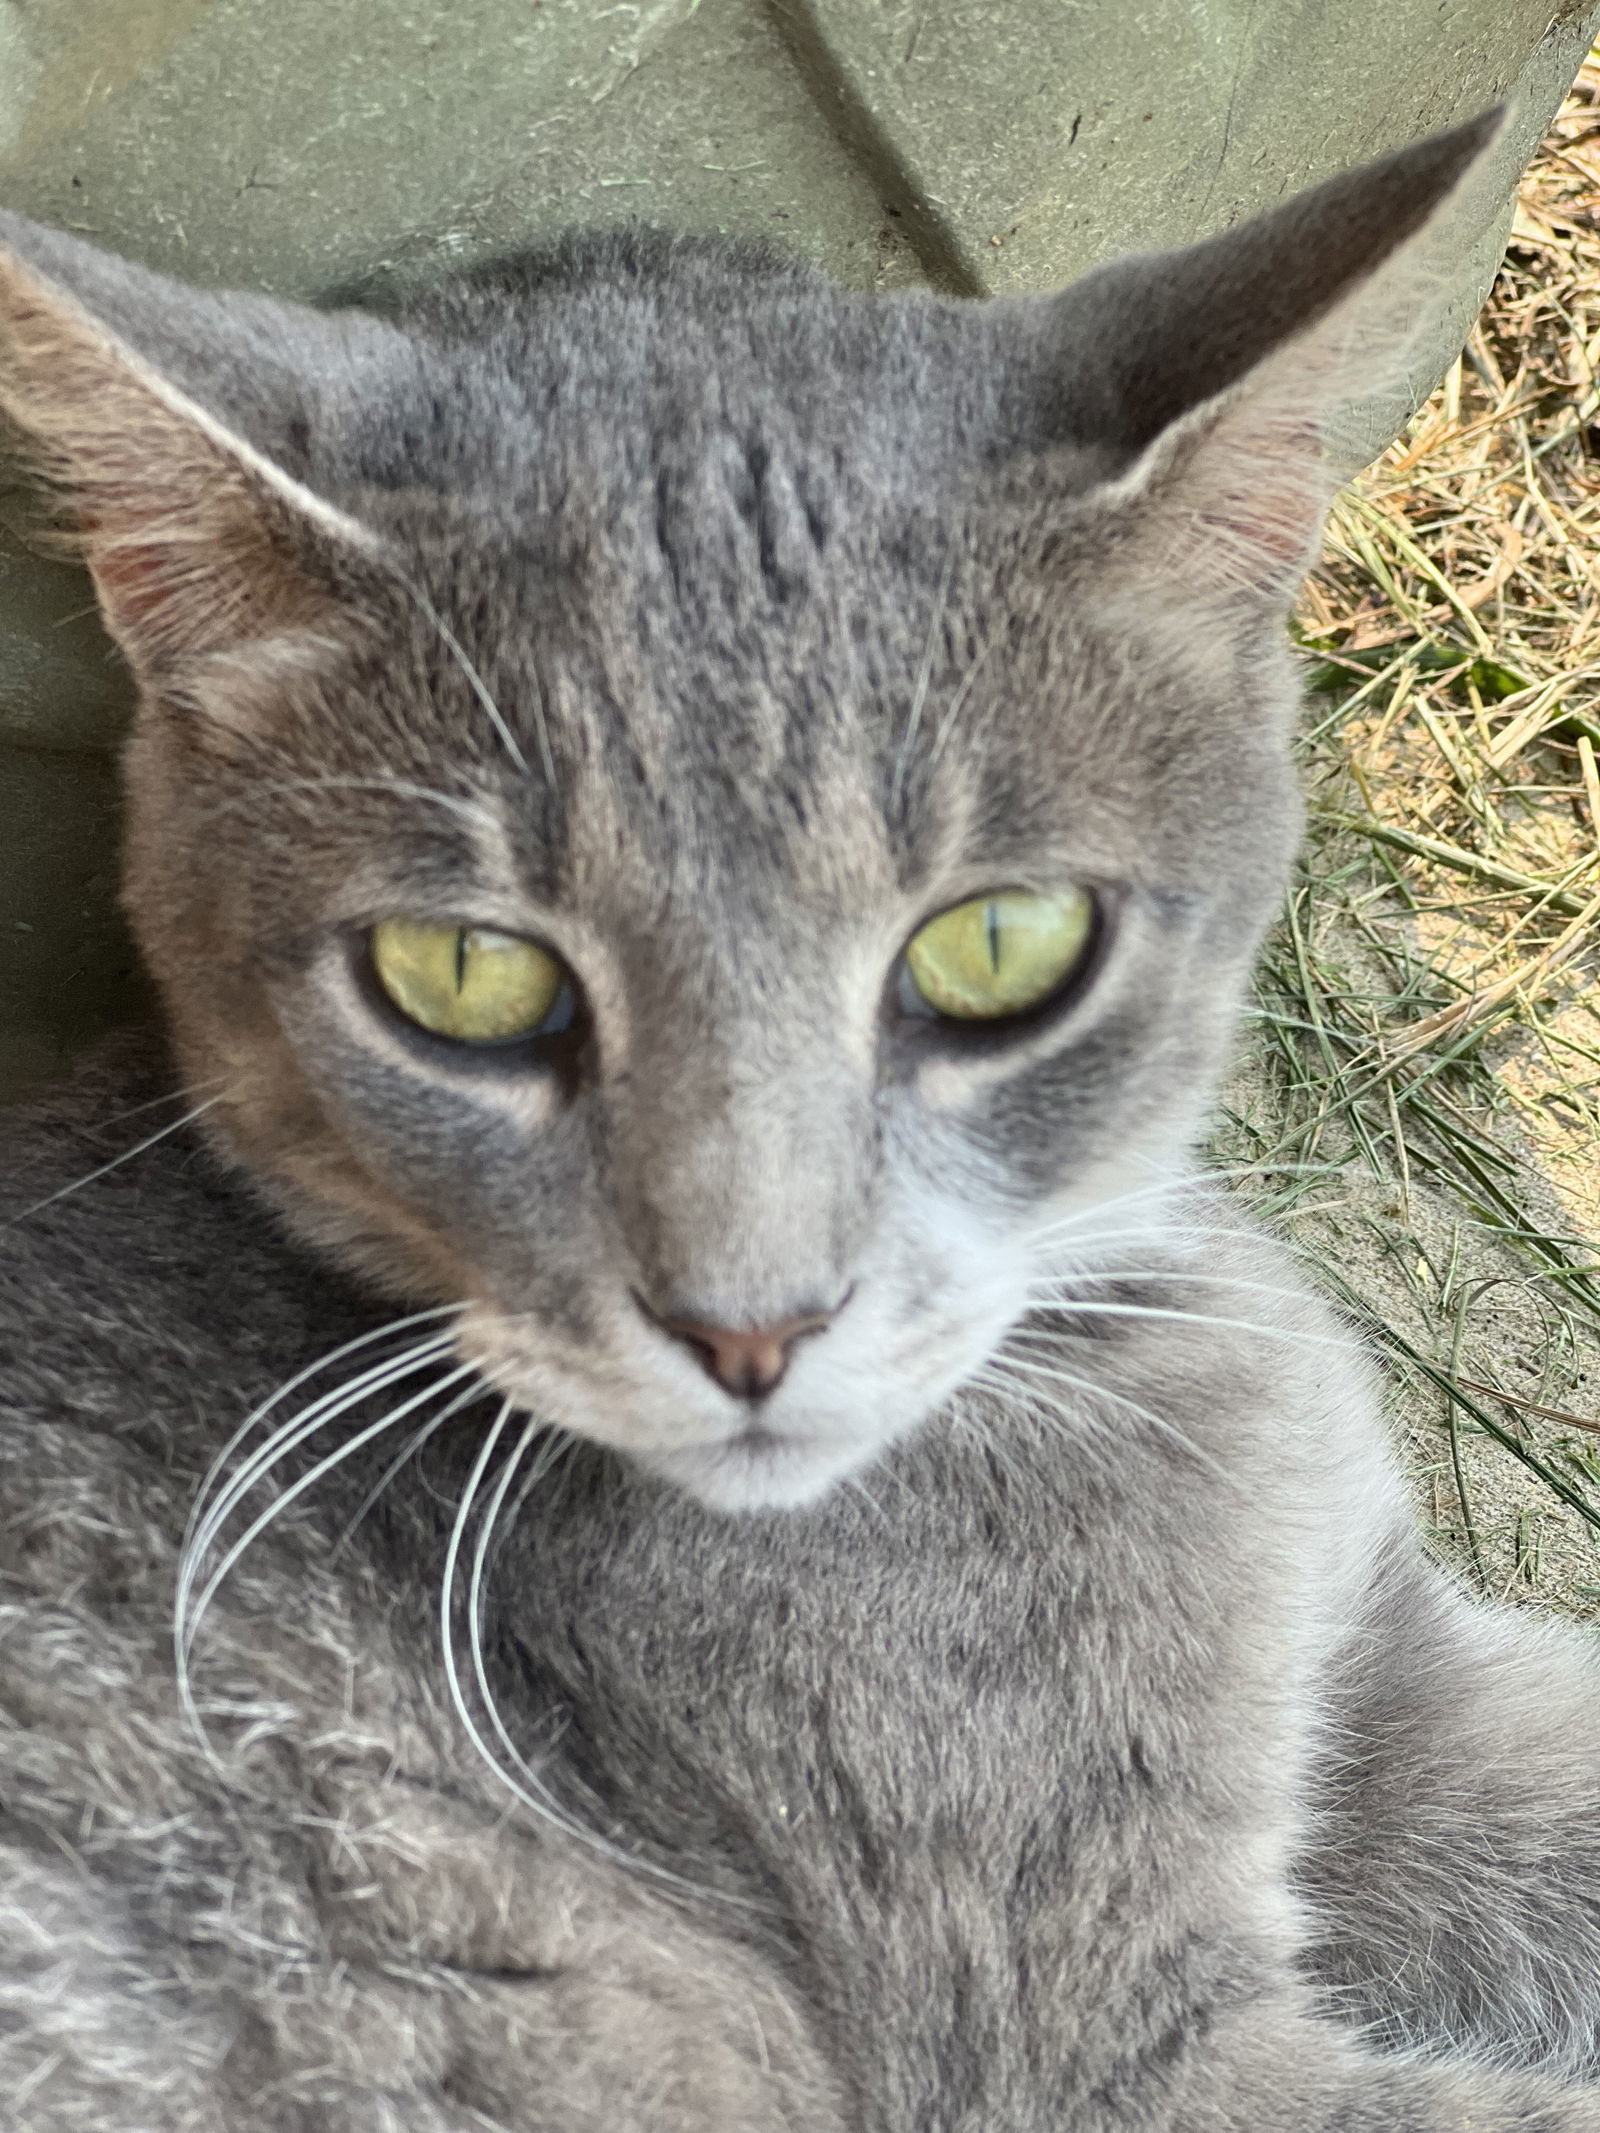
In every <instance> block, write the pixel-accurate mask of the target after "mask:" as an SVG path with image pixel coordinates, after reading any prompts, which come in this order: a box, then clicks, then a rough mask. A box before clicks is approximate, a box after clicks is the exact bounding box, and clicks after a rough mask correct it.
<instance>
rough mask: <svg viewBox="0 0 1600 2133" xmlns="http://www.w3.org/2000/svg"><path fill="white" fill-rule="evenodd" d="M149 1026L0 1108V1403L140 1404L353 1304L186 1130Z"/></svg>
mask: <svg viewBox="0 0 1600 2133" xmlns="http://www.w3.org/2000/svg"><path fill="white" fill-rule="evenodd" d="M204 1101H205V1098H204V1094H203V1093H202V1094H200V1095H199V1096H196V1095H195V1094H193V1093H191V1092H189V1091H188V1090H186V1089H185V1088H184V1086H183V1083H182V1081H181V1078H180V1077H179V1075H178V1073H177V1070H176V1069H175V1067H174V1066H173V1065H172V1063H171V1061H170V1059H169V1057H168V1056H167V1054H166V1052H165V1050H164V1048H163V1047H162V1046H161V1044H160V1042H159V1040H157V1039H156V1038H154V1037H151V1036H146V1035H143V1034H124V1035H120V1036H118V1037H116V1038H113V1039H111V1040H109V1041H108V1042H107V1043H105V1044H104V1045H102V1046H100V1047H98V1048H97V1049H96V1050H95V1051H94V1052H92V1053H91V1054H90V1055H89V1056H88V1057H87V1058H86V1059H85V1060H84V1061H83V1063H82V1064H81V1065H80V1067H79V1068H78V1070H77V1071H76V1072H75V1073H74V1074H73V1075H72V1076H71V1077H70V1078H69V1079H67V1080H66V1081H65V1082H63V1083H61V1084H60V1085H59V1086H57V1087H55V1088H52V1089H50V1090H48V1091H46V1092H45V1093H44V1094H43V1095H41V1096H40V1097H38V1098H37V1099H35V1100H33V1101H31V1102H27V1103H23V1104H19V1105H15V1106H12V1107H9V1108H8V1109H6V1110H4V1111H0V1407H3V1408H4V1409H5V1410H6V1411H7V1412H8V1413H10V1414H12V1415H15V1414H17V1413H19V1412H21V1413H27V1412H41V1411H43V1412H49V1413H52V1414H56V1415H61V1416H65V1415H75V1416H77V1417H79V1418H81V1419H83V1420H85V1421H92V1419H93V1418H94V1417H95V1416H97V1415H99V1416H102V1417H104V1418H106V1419H110V1418H111V1417H112V1415H113V1411H119V1412H121V1413H123V1414H125V1415H128V1416H129V1418H130V1419H131V1418H132V1411H133V1410H139V1411H140V1412H142V1413H143V1414H145V1415H147V1416H148V1417H150V1419H152V1420H153V1419H154V1418H155V1416H156V1415H157V1414H158V1413H160V1412H166V1413H168V1414H169V1415H170V1414H171V1413H173V1412H175V1411H177V1410H179V1409H189V1410H193V1411H199V1410H202V1409H204V1408H206V1407H208V1406H211V1405H213V1404H214V1403H215V1402H216V1401H222V1402H224V1403H225V1404H226V1406H227V1408H228V1410H229V1411H232V1410H233V1409H234V1408H235V1407H236V1405H237V1403H238V1401H239V1400H240V1399H241V1398H243V1399H244V1400H245V1402H246V1404H248V1397H249V1395H250V1393H251V1392H252V1390H253V1389H254V1388H255V1386H256V1385H257V1383H258V1382H263V1383H265V1382H270V1381H271V1380H272V1379H273V1378H274V1377H275V1375H276V1374H277V1373H278V1372H280V1371H281V1370H282V1369H283V1368H284V1366H285V1364H286V1363H287V1362H289V1361H292V1360H293V1359H294V1358H295V1357H297V1356H298V1355H300V1354H301V1353H302V1352H303V1351H304V1350H305V1349H306V1348H307V1346H308V1345H310V1344H312V1343H314V1342H316V1341H317V1340H319V1339H328V1338H333V1339H336V1338H337V1336H338V1334H339V1332H340V1330H341V1329H343V1328H344V1327H345V1325H346V1323H347V1322H348V1323H349V1325H350V1326H352V1327H354V1326H356V1325H358V1324H359V1323H360V1322H361V1321H362V1320H363V1318H364V1316H365V1315H366V1313H365V1307H364V1305H363V1303H362V1302H361V1300H360V1299H358V1298H356V1297H355V1296H354V1295H353V1294H351V1293H350V1292H348V1291H347V1289H346V1286H345V1284H344V1283H343V1282H342V1281H340V1280H338V1279H334V1278H330V1277H329V1275H328V1274H327V1272H326V1270H325V1269H323V1268H322V1267H321V1266H320V1265H318V1264H317V1263H316V1262H314V1261H313V1260H312V1259H311V1258H310V1257H309V1255H308V1254H306V1253H305V1252H304V1251H303V1250H302V1249H301V1248H300V1247H298V1246H296V1245H294V1244H293V1243H291V1242H290V1241H289V1240H287V1239H286V1238H284V1237H283V1236H282V1235H281V1234H280V1232H279V1230H278V1228H277V1225H276V1224H275V1222H274V1221H273V1219H272V1216H271V1214H270V1212H269V1210H268V1209H267V1208H265V1207H264V1206H263V1205H262V1203H261V1201H260V1199H259V1197H258V1196H257V1195H256V1193H255V1192H254V1191H253V1190H251V1189H250V1188H249V1187H248V1186H247V1185H245V1184H243V1183H242V1182H240V1181H239V1180H237V1179H236V1178H234V1177H233V1176H231V1175H230V1174H229V1173H228V1172H227V1171H226V1170H225V1169H224V1167H223V1166H222V1164H221V1163H220V1162H219V1161H218V1160H217V1159H216V1157H215V1156H214V1155H213V1154H212V1152H211V1150H210V1149H209V1147H208V1146H207V1145H206V1144H205V1141H204V1139H203V1136H202V1135H201V1133H200V1132H199V1130H198V1128H199V1124H200V1120H199V1118H198V1117H197V1116H196V1114H197V1113H198V1112H200V1110H201V1108H202V1106H203V1104H204Z"/></svg>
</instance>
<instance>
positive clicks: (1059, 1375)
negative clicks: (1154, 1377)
mask: <svg viewBox="0 0 1600 2133" xmlns="http://www.w3.org/2000/svg"><path fill="white" fill-rule="evenodd" d="M991 1367H992V1368H996V1369H998V1370H1001V1371H1005V1370H1007V1369H1010V1370H1011V1371H1012V1372H1017V1371H1026V1372H1027V1374H1028V1376H1029V1377H1030V1378H1039V1379H1044V1380H1047V1381H1049V1382H1052V1383H1058V1384H1062V1385H1065V1386H1068V1387H1069V1388H1070V1389H1071V1390H1072V1391H1074V1392H1081V1393H1084V1394H1086V1395H1087V1396H1088V1397H1089V1398H1090V1399H1092V1400H1106V1401H1109V1402H1110V1403H1111V1405H1112V1406H1113V1407H1122V1408H1126V1410H1127V1411H1128V1413H1129V1414H1131V1415H1137V1416H1138V1417H1139V1419H1140V1421H1141V1422H1148V1423H1149V1424H1150V1426H1151V1427H1152V1429H1155V1430H1158V1431H1159V1432H1160V1433H1161V1435H1162V1436H1164V1437H1168V1438H1170V1439H1171V1441H1172V1442H1173V1443H1174V1444H1176V1445H1177V1446H1178V1447H1179V1448H1180V1449H1181V1450H1182V1451H1184V1452H1187V1453H1188V1454H1189V1456H1190V1457H1191V1458H1192V1459H1196V1460H1198V1461H1199V1462H1200V1464H1201V1465H1202V1466H1206V1467H1209V1468H1210V1469H1211V1471H1212V1472H1213V1473H1214V1474H1217V1475H1219V1476H1220V1475H1221V1474H1222V1473H1223V1471H1224V1470H1223V1468H1222V1466H1221V1465H1220V1464H1219V1463H1218V1461H1217V1460H1215V1459H1214V1458H1213V1457H1212V1456H1211V1454H1210V1453H1209V1452H1208V1451H1205V1450H1204V1449H1203V1448H1202V1447H1201V1446H1200V1445H1198V1444H1196V1443H1195V1441H1194V1439H1193V1438H1192V1437H1190V1436H1188V1435H1186V1434H1185V1432H1184V1431H1183V1430H1181V1429H1179V1427H1178V1426H1177V1424H1176V1423H1175V1422H1169V1421H1168V1419H1167V1417H1166V1416H1165V1415H1158V1414H1157V1413H1156V1412H1155V1410H1154V1409H1153V1408H1150V1407H1144V1406H1141V1405H1140V1403H1139V1402H1138V1401H1137V1400H1130V1399H1129V1398H1128V1396H1127V1394H1126V1393H1121V1392H1115V1391H1113V1390H1112V1388H1111V1387H1110V1386H1109V1385H1097V1384H1096V1383H1095V1382H1094V1380H1093V1379H1092V1378H1084V1377H1079V1376H1078V1375H1077V1373H1076V1372H1075V1371H1071V1370H1066V1369H1063V1368H1062V1367H1061V1365H1060V1364H1059V1363H1055V1362H1051V1363H1036V1362H1033V1361H1032V1360H1031V1359H1030V1358H1029V1357H1027V1356H1020V1355H1015V1354H1013V1353H1012V1352H1011V1351H1010V1350H1009V1349H1002V1350H1001V1352H1000V1354H999V1355H998V1356H996V1357H995V1358H994V1359H993V1363H992V1364H991Z"/></svg>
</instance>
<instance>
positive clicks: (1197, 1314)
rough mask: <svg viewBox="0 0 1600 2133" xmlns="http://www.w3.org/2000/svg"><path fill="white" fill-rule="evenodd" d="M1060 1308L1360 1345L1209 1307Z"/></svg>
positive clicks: (1327, 1344) (1074, 1303)
mask: <svg viewBox="0 0 1600 2133" xmlns="http://www.w3.org/2000/svg"><path fill="white" fill-rule="evenodd" d="M1061 1308H1062V1309H1063V1310H1069V1311H1071V1312H1072V1313H1073V1314H1074V1315H1075V1316H1078V1317H1090V1316H1092V1317H1095V1318H1144V1319H1173V1320H1176V1321H1177V1322H1178V1323H1180V1324H1182V1325H1186V1326H1224V1327H1227V1328H1228V1329H1229V1330H1230V1331H1232V1332H1235V1333H1256V1334H1259V1335H1260V1336H1261V1338H1262V1339H1263V1340H1270V1341H1289V1342H1291V1343H1296V1344H1299V1343H1304V1344H1305V1345H1307V1346H1310V1347H1319V1348H1343V1349H1345V1350H1347V1351H1348V1350H1350V1349H1353V1348H1359V1347H1360V1346H1361V1343H1360V1342H1359V1341H1355V1340H1351V1339H1348V1338H1346V1337H1341V1336H1340V1335H1338V1334H1335V1333H1305V1332H1302V1331H1301V1330H1300V1329H1299V1328H1298V1327H1291V1326H1263V1325H1261V1324H1260V1323H1259V1322H1258V1321H1257V1320H1255V1319H1253V1318H1221V1317H1219V1316H1218V1315H1217V1314H1216V1313H1215V1312H1211V1311H1169V1310H1165V1309H1163V1307H1162V1306H1161V1305H1159V1304H1122V1303H1095V1302H1093V1301H1092V1300H1090V1299H1089V1298H1087V1297H1081V1296H1075V1297H1073V1298H1071V1299H1070V1300H1065V1299H1064V1300H1063V1302H1062V1305H1061Z"/></svg>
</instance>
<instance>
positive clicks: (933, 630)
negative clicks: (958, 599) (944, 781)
mask: <svg viewBox="0 0 1600 2133" xmlns="http://www.w3.org/2000/svg"><path fill="white" fill-rule="evenodd" d="M955 567H956V551H955V544H954V543H953V542H952V543H951V544H950V545H949V546H948V547H947V548H946V550H945V558H944V568H943V570H942V571H941V572H940V574H939V589H938V591H937V592H936V593H935V594H934V598H933V615H932V618H931V620H930V621H929V623H928V642H927V644H926V646H925V647H924V649H923V654H922V664H921V666H920V667H919V668H918V669H917V678H916V682H915V684H914V686H913V689H912V695H911V710H910V712H909V714H908V715H907V718H906V730H905V732H904V734H903V735H902V736H901V739H900V747H899V750H898V753H897V754H896V756H895V765H894V776H893V777H892V778H891V779H890V781H889V804H890V806H891V808H898V807H899V805H900V803H901V801H902V799H903V798H904V796H905V783H906V777H907V775H908V773H909V772H910V769H911V751H912V749H913V748H914V747H915V746H916V740H917V729H918V727H919V726H920V725H921V724H922V707H923V705H924V704H925V703H926V702H927V700H928V684H929V682H930V681H931V680H932V678H933V662H934V657H935V655H936V653H937V651H938V647H939V625H940V623H941V622H943V620H944V611H945V605H946V602H947V601H948V600H949V597H950V580H951V578H952V577H953V576H954V574H955Z"/></svg>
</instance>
